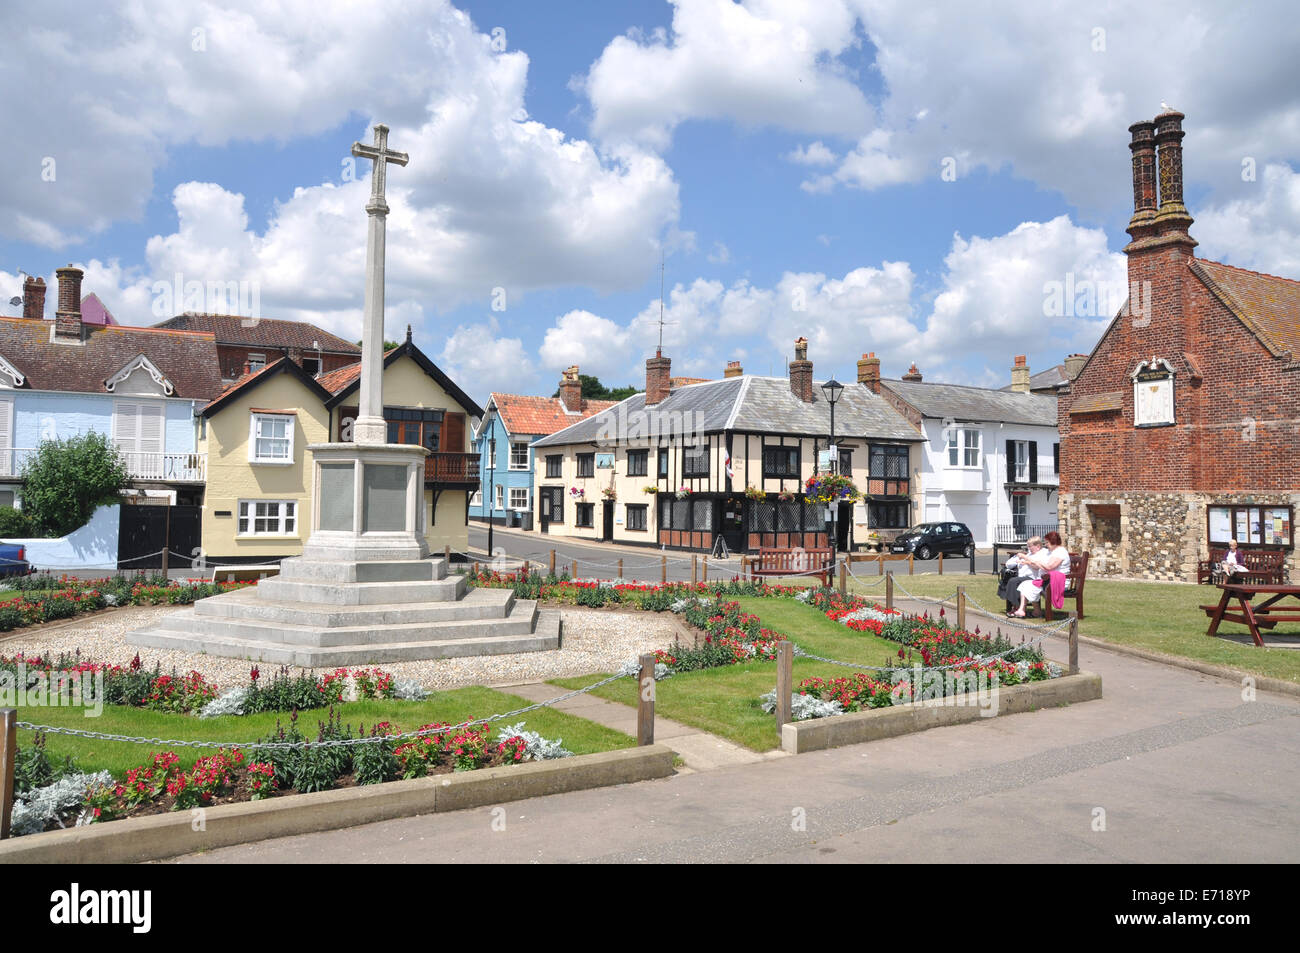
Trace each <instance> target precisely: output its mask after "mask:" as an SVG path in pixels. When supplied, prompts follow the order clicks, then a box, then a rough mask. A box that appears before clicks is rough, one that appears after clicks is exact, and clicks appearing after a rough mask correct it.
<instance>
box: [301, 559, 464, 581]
mask: <svg viewBox="0 0 1300 953" xmlns="http://www.w3.org/2000/svg"><path fill="white" fill-rule="evenodd" d="M279 578H280V579H283V580H285V581H289V582H312V583H321V582H332V583H354V582H436V581H438V580H440V579H445V578H447V564H446V560H443V559H401V560H377V561H375V562H368V563H366V562H319V561H311V560H305V559H303V558H302V557H301V556H293V557H290V558H288V559H283V560H281V561H280V575H279Z"/></svg>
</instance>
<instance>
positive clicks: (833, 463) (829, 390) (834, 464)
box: [822, 377, 844, 549]
mask: <svg viewBox="0 0 1300 953" xmlns="http://www.w3.org/2000/svg"><path fill="white" fill-rule="evenodd" d="M843 393H844V385H843V384H841V383H840V382H839V381H837V380H836V379H835V378H834V377H832V378H831V379H830V380H828V381H827V382H826V383H824V384H822V395H823V396H824V397H825V398H826V403H828V404H830V408H831V439H830V443H829V444H828V445H827V450H828V453H829V456H830V466H829V467H828V470H829V472H831V473H838V472H839V460H838V459H837V458H838V456H839V454H838V453H836V451H835V404H836V402H837V401H838V400H839V399H840V395H841V394H843ZM839 509H840V505H839V503H838V502H834V501H833V502H832V503H831V548H832V549H838V548H839V533H837V532H836V529H837V527H836V525H835V524H836V521H837V520H838V519H839Z"/></svg>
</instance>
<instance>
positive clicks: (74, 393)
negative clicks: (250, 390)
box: [0, 267, 221, 506]
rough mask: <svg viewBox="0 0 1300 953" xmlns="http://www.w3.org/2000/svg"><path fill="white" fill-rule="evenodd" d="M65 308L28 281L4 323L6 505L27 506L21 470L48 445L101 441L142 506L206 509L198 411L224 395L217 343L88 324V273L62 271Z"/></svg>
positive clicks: (1, 442)
mask: <svg viewBox="0 0 1300 953" xmlns="http://www.w3.org/2000/svg"><path fill="white" fill-rule="evenodd" d="M58 275H59V307H58V310H57V311H56V313H55V316H54V319H53V320H52V321H51V320H46V319H45V316H44V310H45V284H44V281H43V280H42V279H40V278H31V277H29V278H28V279H27V280H26V282H25V284H24V287H23V314H22V316H21V317H0V505H10V506H12V505H14V504H15V503H20V501H21V498H22V477H21V474H22V469H23V465H24V463H25V462H26V460H27V458H28V457H30V456H31V455H32V454H33V453H34V452H35V451H36V448H37V447H39V446H40V444H41V442H42V441H43V440H52V439H61V438H67V437H73V436H80V435H82V434H86V433H92V432H97V433H102V434H104V435H106V436H108V437H110V438H111V439H112V441H113V443H114V444H115V445H116V446H117V448H118V449H119V450H121V451H122V454H123V456H124V458H125V460H126V466H127V471H128V472H129V473H130V475H131V478H132V487H131V492H132V493H133V494H135V495H137V496H153V497H160V498H164V499H166V500H168V501H170V502H173V503H180V504H186V503H199V502H201V501H202V497H203V488H204V483H205V480H206V478H207V465H206V463H207V461H206V460H205V459H204V455H203V454H202V453H200V452H198V427H199V418H198V417H197V411H198V410H200V409H202V407H203V406H204V405H205V404H207V402H208V401H210V400H212V399H213V398H215V397H216V396H217V395H218V394H220V392H221V371H220V368H219V366H218V362H217V347H216V342H215V340H214V338H213V336H212V334H210V333H200V332H193V331H173V330H160V329H156V328H132V327H123V326H121V325H117V324H91V323H88V322H83V321H82V315H81V311H80V302H81V270H80V269H77V268H72V267H68V268H60V269H59V270H58Z"/></svg>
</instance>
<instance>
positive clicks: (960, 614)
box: [957, 586, 966, 629]
mask: <svg viewBox="0 0 1300 953" xmlns="http://www.w3.org/2000/svg"><path fill="white" fill-rule="evenodd" d="M957 628H959V629H965V628H966V587H965V586H958V587H957Z"/></svg>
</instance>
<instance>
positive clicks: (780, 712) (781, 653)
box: [776, 639, 794, 737]
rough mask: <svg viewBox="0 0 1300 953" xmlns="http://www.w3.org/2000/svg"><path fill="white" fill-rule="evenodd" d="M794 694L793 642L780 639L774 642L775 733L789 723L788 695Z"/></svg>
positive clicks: (789, 703) (778, 732)
mask: <svg viewBox="0 0 1300 953" xmlns="http://www.w3.org/2000/svg"><path fill="white" fill-rule="evenodd" d="M793 694H794V643H792V642H790V641H788V640H786V639H782V640H781V641H780V642H778V643H776V734H777V737H780V735H781V726H782V725H787V724H789V723H790V720H791V714H790V705H791V702H790V696H791V695H793Z"/></svg>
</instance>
